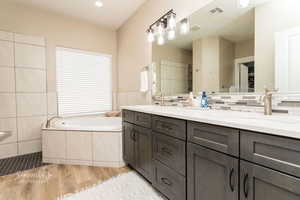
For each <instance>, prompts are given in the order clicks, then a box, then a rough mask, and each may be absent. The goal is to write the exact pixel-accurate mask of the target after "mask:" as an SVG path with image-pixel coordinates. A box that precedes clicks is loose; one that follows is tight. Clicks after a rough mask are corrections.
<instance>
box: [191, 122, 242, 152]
mask: <svg viewBox="0 0 300 200" xmlns="http://www.w3.org/2000/svg"><path fill="white" fill-rule="evenodd" d="M188 141H190V142H192V143H196V144H200V145H202V146H205V147H208V148H211V149H214V150H216V151H220V152H223V153H226V154H230V155H233V156H237V157H238V156H239V131H238V130H236V129H232V128H226V127H221V126H214V125H209V124H204V123H197V122H188Z"/></svg>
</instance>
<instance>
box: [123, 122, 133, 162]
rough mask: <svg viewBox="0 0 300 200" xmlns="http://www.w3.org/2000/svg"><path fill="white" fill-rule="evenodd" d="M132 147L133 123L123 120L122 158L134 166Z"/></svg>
mask: <svg viewBox="0 0 300 200" xmlns="http://www.w3.org/2000/svg"><path fill="white" fill-rule="evenodd" d="M134 148H135V142H134V133H133V125H132V124H130V123H127V122H123V159H124V161H125V162H126V163H127V164H129V165H131V166H132V167H134V166H135V156H134Z"/></svg>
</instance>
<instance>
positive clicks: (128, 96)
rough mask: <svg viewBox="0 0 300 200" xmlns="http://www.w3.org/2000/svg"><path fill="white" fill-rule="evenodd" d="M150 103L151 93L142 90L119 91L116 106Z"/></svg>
mask: <svg viewBox="0 0 300 200" xmlns="http://www.w3.org/2000/svg"><path fill="white" fill-rule="evenodd" d="M150 103H151V93H150V92H147V93H142V92H119V93H118V108H120V107H121V106H131V105H143V104H150Z"/></svg>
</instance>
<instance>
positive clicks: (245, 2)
mask: <svg viewBox="0 0 300 200" xmlns="http://www.w3.org/2000/svg"><path fill="white" fill-rule="evenodd" d="M239 1H240V6H241V7H242V8H247V7H248V6H249V4H250V0H239Z"/></svg>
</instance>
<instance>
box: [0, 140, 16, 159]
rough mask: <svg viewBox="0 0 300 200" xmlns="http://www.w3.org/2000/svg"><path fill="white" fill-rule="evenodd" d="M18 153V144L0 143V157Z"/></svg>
mask: <svg viewBox="0 0 300 200" xmlns="http://www.w3.org/2000/svg"><path fill="white" fill-rule="evenodd" d="M16 155H18V144H17V143H11V144H2V145H0V159H2V158H8V157H13V156H16Z"/></svg>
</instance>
